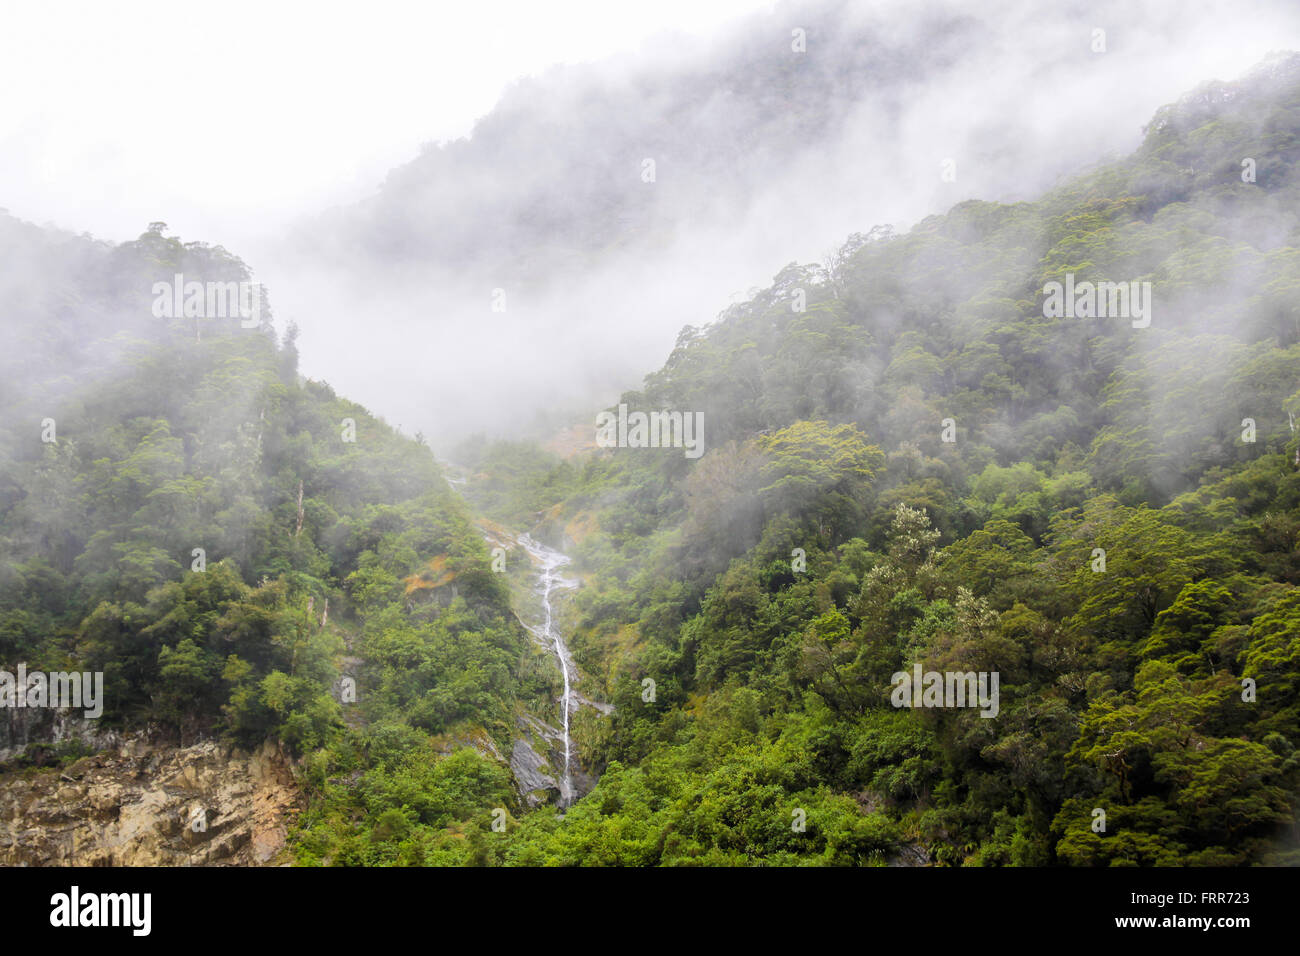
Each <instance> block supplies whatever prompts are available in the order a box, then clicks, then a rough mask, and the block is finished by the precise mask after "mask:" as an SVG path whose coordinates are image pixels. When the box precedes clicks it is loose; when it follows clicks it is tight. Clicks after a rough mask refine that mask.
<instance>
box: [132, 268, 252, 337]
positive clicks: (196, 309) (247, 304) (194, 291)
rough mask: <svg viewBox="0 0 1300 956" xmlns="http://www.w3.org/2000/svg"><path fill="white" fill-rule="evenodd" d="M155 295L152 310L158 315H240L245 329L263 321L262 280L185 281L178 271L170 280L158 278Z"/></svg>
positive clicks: (219, 317)
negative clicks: (161, 280) (164, 280)
mask: <svg viewBox="0 0 1300 956" xmlns="http://www.w3.org/2000/svg"><path fill="white" fill-rule="evenodd" d="M153 296H154V299H153V314H154V317H155V318H159V319H180V318H186V319H236V318H237V319H239V325H240V327H241V328H245V329H255V328H257V327H258V325H260V324H261V322H262V284H261V283H260V282H251V281H241V282H198V281H194V280H191V281H189V282H186V281H185V274H184V273H181V272H178V273H176V274H175V275H174V276H173V277H172V281H171V282H155V283H154V284H153Z"/></svg>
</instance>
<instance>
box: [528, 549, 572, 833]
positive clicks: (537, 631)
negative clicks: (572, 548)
mask: <svg viewBox="0 0 1300 956" xmlns="http://www.w3.org/2000/svg"><path fill="white" fill-rule="evenodd" d="M519 544H520V545H521V546H522V547H523V548H524V550H525V551H527V552H528V554H529V555H530V556H531V557H532V558H533V560H534V561H536V562H537V564H538V567H539V568H540V570H541V575H540V578H539V580H538V585H537V587H538V591H539V592H540V594H541V598H542V618H543V619H542V626H541V627H540V628H530V630H532V632H533V634H534V635H536V636H537V638H538V639H539V640H540V641H541V642H542V643H543V645H545V646H548V647H550V648H551V649H552V650H553V651H554V652H555V658H556V660H557V661H559V664H560V674H561V676H562V677H563V678H564V696H563V697H561V698H560V710H561V713H562V715H563V718H564V772H563V774H562V775H561V777H560V804H559V805H560V808H561V809H563V808H564V807H567V806H568V805H569V804H571V803H572V802H573V800H574V797H575V795H576V794H575V792H574V789H573V771H572V755H573V738H572V737H571V736H570V735H569V712H570V711H571V710H572V709H573V703H574V698H573V686H572V685H573V675H574V668H573V660H572V658H571V657H570V656H569V648H568V646H567V645H566V644H565V643H564V635H562V634H561V633H560V629H559V628H558V627H557V626H556V625H555V608H554V604H553V602H552V597H553V595H554V594H555V592H556V591H558V590H566V589H569V588H572V587H575V586H576V582H574V581H570V580H569V579H567V578H565V577H563V576H562V575H561V574H560V568H562V567H564V565H566V564H568V563H569V557H568V555H564V554H561V553H560V552H559V551H556V550H554V549H552V548H548V547H546V545H544V544H541V543H540V542H538V541H534V540H533V539H532V538H531V537H530V536H529V535H527V534H524V535H520V536H519Z"/></svg>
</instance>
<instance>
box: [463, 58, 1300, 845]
mask: <svg viewBox="0 0 1300 956" xmlns="http://www.w3.org/2000/svg"><path fill="white" fill-rule="evenodd" d="M1298 134H1300V57H1297V56H1295V55H1285V56H1278V57H1275V58H1273V59H1271V60H1270V61H1268V62H1267V63H1265V64H1263V65H1261V66H1260V67H1259V68H1258V69H1257V70H1255V71H1254V72H1252V73H1251V74H1250V75H1248V76H1247V77H1245V78H1244V79H1243V80H1241V81H1239V82H1236V83H1227V84H1224V83H1214V84H1209V85H1207V86H1205V87H1202V88H1201V89H1198V90H1196V91H1195V92H1193V93H1191V94H1189V95H1188V96H1186V97H1185V98H1183V99H1182V100H1181V101H1180V102H1178V103H1176V104H1173V105H1171V106H1168V107H1165V108H1163V109H1161V110H1160V111H1159V112H1158V113H1157V114H1156V116H1155V117H1154V119H1153V120H1152V122H1151V124H1150V126H1149V127H1148V128H1147V130H1146V135H1145V139H1144V142H1143V144H1142V146H1141V148H1140V149H1139V150H1138V151H1137V152H1136V153H1135V154H1134V155H1132V156H1130V157H1128V158H1126V159H1123V160H1121V161H1118V162H1115V163H1110V164H1106V165H1103V166H1100V167H1098V168H1097V169H1095V170H1094V171H1091V172H1089V173H1088V174H1086V175H1083V176H1080V177H1077V178H1075V179H1072V180H1070V181H1068V182H1066V183H1064V184H1063V185H1061V186H1060V187H1059V188H1057V189H1055V190H1053V191H1051V192H1049V193H1048V194H1046V195H1044V196H1043V197H1042V198H1041V199H1039V200H1037V201H1034V202H1025V203H1018V204H1014V205H1002V204H996V203H986V202H968V203H963V204H961V205H958V206H956V207H955V208H953V209H952V210H951V211H950V212H948V213H947V214H945V215H942V216H935V217H931V218H929V219H927V220H925V221H924V222H922V223H920V224H919V225H918V226H917V227H916V228H914V229H912V230H911V231H910V232H908V233H907V234H905V235H894V234H892V233H891V232H890V231H889V230H887V229H876V230H872V232H871V233H870V234H868V235H866V236H855V237H854V238H853V239H851V240H850V242H849V243H848V244H847V245H846V246H845V247H844V249H843V250H842V251H841V253H840V255H839V256H838V257H837V258H836V260H835V261H834V262H833V263H832V265H831V268H830V269H829V270H827V269H823V268H821V267H815V266H813V267H801V266H796V265H792V266H790V267H789V268H787V269H786V270H784V271H783V272H782V273H781V274H780V275H779V276H777V278H776V280H775V282H774V284H773V285H772V286H771V287H770V288H768V289H766V290H764V291H763V292H762V293H760V294H759V295H757V296H756V297H754V298H753V299H751V300H750V301H748V302H745V303H743V304H741V305H737V306H733V307H732V308H730V309H728V310H727V311H726V312H724V313H723V314H722V315H721V316H720V318H719V319H718V321H717V322H715V323H714V324H712V325H710V326H708V327H706V328H703V329H696V328H688V329H685V330H684V331H683V332H682V335H681V336H680V338H679V341H678V346H677V348H676V349H675V350H674V351H673V353H672V355H671V357H670V358H669V359H668V361H667V363H666V364H665V365H664V367H663V368H662V369H661V370H659V371H658V372H656V373H654V374H652V375H650V376H649V377H648V378H647V379H646V382H645V386H644V388H643V389H642V390H641V391H639V392H636V393H629V394H626V395H624V396H623V399H622V401H623V403H625V404H626V405H627V406H628V408H629V409H632V410H638V409H639V410H643V411H652V410H659V409H672V410H676V411H679V412H684V413H687V414H690V413H695V412H702V413H703V422H704V434H705V446H706V448H707V451H706V453H705V454H704V456H703V457H701V458H699V459H698V460H691V459H690V458H689V457H687V456H686V455H685V454H684V453H683V450H682V449H680V448H636V447H618V448H611V449H603V450H598V451H595V452H593V453H591V454H589V455H587V456H585V457H583V456H578V457H573V458H570V459H569V460H566V461H563V462H560V461H558V460H555V459H551V458H548V456H546V455H545V454H544V453H542V452H540V451H535V450H530V449H529V448H528V447H527V446H521V445H514V446H497V447H489V448H482V447H477V448H467V449H466V454H467V455H472V456H473V464H474V466H475V467H476V468H477V469H478V471H479V472H480V473H481V475H482V477H481V479H480V481H479V483H478V487H477V489H471V491H470V495H471V497H472V498H474V499H475V500H478V501H479V502H481V503H482V505H483V506H484V507H489V508H491V509H493V511H494V512H495V513H496V514H499V515H501V516H502V517H511V518H514V519H515V520H518V519H519V518H521V517H523V516H525V515H528V514H532V513H544V516H545V518H544V523H543V528H544V529H545V530H546V531H547V533H549V534H550V535H551V536H552V538H553V539H554V540H555V541H557V542H558V543H561V544H563V545H564V546H566V547H569V548H570V550H571V552H572V553H573V554H575V556H577V558H578V559H579V563H580V565H581V566H582V567H584V568H585V569H587V570H589V571H590V572H591V573H592V575H593V578H592V583H591V586H589V587H587V588H586V589H584V591H583V593H582V594H581V595H580V596H579V599H578V601H579V607H580V610H581V625H580V628H579V630H578V633H577V635H576V636H575V638H574V641H573V644H574V646H575V647H576V648H577V652H578V654H577V656H578V661H579V663H580V664H581V665H582V667H583V668H584V669H585V670H586V671H587V672H588V673H590V674H594V675H598V676H599V678H600V679H602V680H603V681H604V682H605V684H606V688H607V690H606V695H607V696H606V699H608V700H611V701H613V702H614V703H615V704H616V705H617V711H616V713H615V715H614V717H613V722H612V726H611V727H610V729H609V733H608V735H607V737H606V738H605V739H604V740H603V742H602V743H601V744H600V747H601V749H602V752H603V753H604V754H605V756H606V758H607V759H608V760H609V761H610V763H609V766H608V769H607V770H606V773H605V776H604V778H603V780H602V781H601V783H600V786H599V787H598V788H597V790H596V791H595V792H594V793H593V794H592V795H591V796H590V797H588V798H587V799H586V800H585V801H583V802H582V803H581V804H580V805H579V806H578V807H576V808H575V809H574V810H573V811H572V812H571V813H570V814H569V815H568V817H567V818H566V819H565V821H564V823H563V825H562V826H559V827H558V828H557V827H555V825H554V823H553V822H551V821H547V820H545V819H543V818H541V817H533V818H529V819H528V820H526V821H525V822H524V826H523V829H522V831H521V834H520V836H519V837H518V838H516V840H515V841H514V843H513V845H512V846H511V848H510V850H509V851H508V852H507V853H506V855H505V857H504V858H505V859H508V860H517V861H529V862H535V861H543V860H550V861H556V862H569V863H577V862H582V861H591V860H595V861H600V862H606V863H614V862H621V863H638V864H640V863H661V864H682V863H752V862H769V863H790V862H833V863H849V862H858V863H863V862H872V861H881V860H885V859H888V858H890V857H891V854H894V853H895V852H896V851H897V850H898V848H899V847H900V846H905V845H912V846H917V847H920V848H922V849H923V850H924V853H925V854H926V855H927V856H928V857H929V858H930V859H932V860H935V861H938V862H943V863H951V864H968V865H969V864H976V865H1003V864H1017V865H1032V864H1049V863H1055V864H1075V865H1107V864H1115V865H1133V864H1137V865H1166V864H1168V865H1183V864H1187V865H1207V864H1244V863H1251V862H1272V863H1277V862H1291V863H1294V862H1295V861H1296V859H1297V857H1296V853H1297V843H1296V829H1295V822H1296V821H1295V813H1296V806H1297V796H1298V795H1297V785H1298V784H1300V757H1297V756H1296V753H1295V748H1296V744H1297V743H1300V586H1298V585H1300V557H1298V556H1297V550H1296V549H1297V544H1298V543H1300V542H1298V535H1300V434H1297V432H1296V430H1295V417H1296V416H1297V415H1298V414H1300V222H1298V220H1297V214H1298V211H1300V138H1298ZM1067 276H1069V277H1070V278H1069V279H1068V280H1067ZM1067 281H1068V282H1069V283H1070V284H1071V285H1073V284H1074V283H1078V284H1079V287H1082V284H1083V283H1085V282H1093V283H1097V282H1124V283H1138V284H1139V285H1138V286H1137V289H1138V293H1135V295H1136V294H1140V292H1141V289H1142V286H1141V284H1142V283H1150V290H1151V291H1150V298H1149V299H1147V300H1146V304H1145V305H1144V306H1142V307H1141V308H1140V309H1139V308H1138V306H1137V300H1136V298H1135V299H1134V302H1133V303H1132V305H1133V309H1132V310H1131V314H1122V315H1115V314H1113V313H1112V314H1110V315H1107V316H1106V317H1073V316H1071V317H1066V316H1064V315H1062V316H1060V317H1052V313H1053V308H1052V306H1051V305H1050V304H1049V303H1048V301H1047V300H1048V299H1049V295H1048V290H1049V289H1050V285H1049V284H1050V283H1052V282H1061V283H1062V284H1063V285H1064V284H1065V283H1066V282H1067ZM1102 298H1103V299H1104V298H1105V296H1104V295H1103V296H1102ZM801 299H803V300H805V301H806V308H805V309H804V310H803V311H800V308H799V306H800V304H801V301H800V300H801ZM1147 306H1149V307H1150V308H1149V309H1147V308H1146V307H1147ZM1142 310H1146V311H1145V314H1140V313H1141V312H1142ZM1074 314H1075V315H1078V314H1085V315H1086V312H1084V308H1083V307H1082V306H1081V307H1080V309H1079V311H1078V312H1076V313H1074ZM1093 314H1094V315H1095V314H1097V311H1096V310H1095V309H1094V311H1093ZM917 665H919V666H920V668H921V669H922V670H923V671H939V672H952V671H955V672H980V673H997V674H999V675H1000V680H1001V685H1000V695H1001V699H1000V707H999V708H997V712H996V715H995V716H981V713H980V711H979V710H973V709H962V708H944V707H926V708H919V709H910V708H900V707H897V706H891V681H892V680H893V676H892V675H894V673H895V672H900V671H901V672H908V673H910V672H911V671H912V670H913V667H914V666H917ZM800 821H803V826H802V827H800V826H797V825H796V824H798V823H799V822H800ZM1099 822H1100V823H1101V824H1102V825H1101V826H1100V828H1099V827H1098V824H1099Z"/></svg>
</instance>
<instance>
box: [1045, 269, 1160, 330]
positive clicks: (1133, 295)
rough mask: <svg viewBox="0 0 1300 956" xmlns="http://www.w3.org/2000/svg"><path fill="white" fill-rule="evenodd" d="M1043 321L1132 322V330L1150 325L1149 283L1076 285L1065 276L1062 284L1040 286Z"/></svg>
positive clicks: (1071, 273) (1089, 283)
mask: <svg viewBox="0 0 1300 956" xmlns="http://www.w3.org/2000/svg"><path fill="white" fill-rule="evenodd" d="M1043 295H1045V296H1046V297H1047V298H1045V299H1044V300H1043V317H1044V318H1047V319H1132V320H1133V328H1135V329H1145V328H1146V327H1147V326H1148V325H1150V324H1151V304H1152V303H1151V283H1150V282H1080V283H1078V284H1077V285H1076V284H1075V281H1074V273H1073V272H1067V273H1066V274H1065V282H1064V284H1062V283H1060V282H1049V283H1047V284H1046V285H1045V286H1043Z"/></svg>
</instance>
